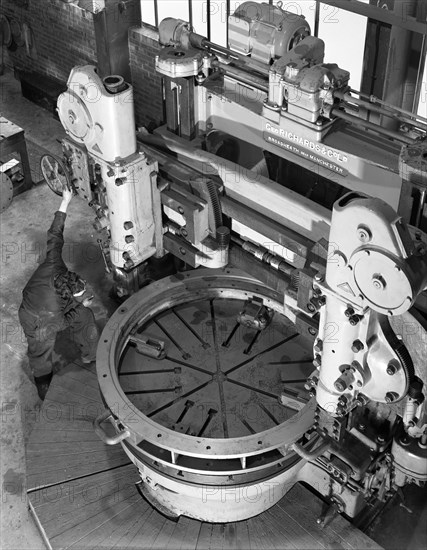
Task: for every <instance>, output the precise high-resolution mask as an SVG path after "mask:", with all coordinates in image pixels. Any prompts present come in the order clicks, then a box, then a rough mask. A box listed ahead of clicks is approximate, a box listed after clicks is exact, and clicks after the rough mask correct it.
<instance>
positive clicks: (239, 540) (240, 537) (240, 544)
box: [236, 521, 251, 549]
mask: <svg viewBox="0 0 427 550" xmlns="http://www.w3.org/2000/svg"><path fill="white" fill-rule="evenodd" d="M236 546H237V548H239V549H240V548H248V549H250V548H251V543H250V540H249V531H248V522H247V521H238V522H237V523H236Z"/></svg>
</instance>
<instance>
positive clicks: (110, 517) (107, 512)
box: [50, 494, 140, 550]
mask: <svg viewBox="0 0 427 550" xmlns="http://www.w3.org/2000/svg"><path fill="white" fill-rule="evenodd" d="M138 497H139V495H137V494H134V495H133V496H131V497H129V498H125V499H123V500H119V502H115V503H114V507H113V508H110V506H111V503H108V504H107V505H106V506H102V507H99V508H98V513H97V514H95V515H90V514H92V511H90V512H89V517H87V516H86V514H85V512H86V508H87V507H85V509H84V510H82V513H81V515H80V517H79V521H78V523H77V524H76V525H74V526H73V527H70V528H69V529H67V530H66V531H63V532H62V533H59V534H58V535H57V536H55V537H50V541H51V544H52V546H53V547H54V548H64V549H65V548H69V546H71V544H73V543H74V542H76V541H78V542H80V548H82V547H83V548H90V549H91V548H92V541H91V539H92V535H93V534H94V528H93V526H94V525H98V526H102V525H104V524H105V523H106V522H108V521H113V522H114V521H115V518H116V517H117V515H118V514H120V513H121V512H122V511H123V510H125V509H127V508H129V507H132V508H134V509H135V506H137V505H138V503H139V502H140V499H139V498H138ZM92 508H93V507H92ZM95 535H96V531H95ZM79 550H80V549H79Z"/></svg>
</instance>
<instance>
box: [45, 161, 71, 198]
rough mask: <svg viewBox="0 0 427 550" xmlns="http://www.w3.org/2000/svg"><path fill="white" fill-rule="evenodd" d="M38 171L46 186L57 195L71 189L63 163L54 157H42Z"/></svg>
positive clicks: (68, 176)
mask: <svg viewBox="0 0 427 550" xmlns="http://www.w3.org/2000/svg"><path fill="white" fill-rule="evenodd" d="M40 170H41V172H42V174H43V178H44V180H45V182H46V183H47V184H48V186H49V187H50V188H51V189H52V191H53V192H54V193H56V194H57V195H62V191H63V190H64V189H65V188H67V189H71V179H70V174H69V172H68V169H67V168H66V166H65V165H64V164H63V162H62V161H61V160H60V159H58V158H57V157H55V156H54V155H50V154H47V155H43V156H42V157H41V159H40Z"/></svg>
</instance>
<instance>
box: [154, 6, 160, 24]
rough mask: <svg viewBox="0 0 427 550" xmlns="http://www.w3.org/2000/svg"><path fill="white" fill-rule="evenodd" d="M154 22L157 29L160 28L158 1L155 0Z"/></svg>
mask: <svg viewBox="0 0 427 550" xmlns="http://www.w3.org/2000/svg"><path fill="white" fill-rule="evenodd" d="M154 22H155V24H156V29H158V28H159V6H158V5H157V0H154Z"/></svg>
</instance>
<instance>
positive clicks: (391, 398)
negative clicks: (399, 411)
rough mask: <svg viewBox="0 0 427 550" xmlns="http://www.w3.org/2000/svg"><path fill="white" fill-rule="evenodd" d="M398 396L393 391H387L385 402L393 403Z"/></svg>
mask: <svg viewBox="0 0 427 550" xmlns="http://www.w3.org/2000/svg"><path fill="white" fill-rule="evenodd" d="M398 397H399V396H398V395H397V393H395V392H393V391H389V392H387V393H386V395H385V402H386V403H393V402H394V401H396V399H397V398H398Z"/></svg>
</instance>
